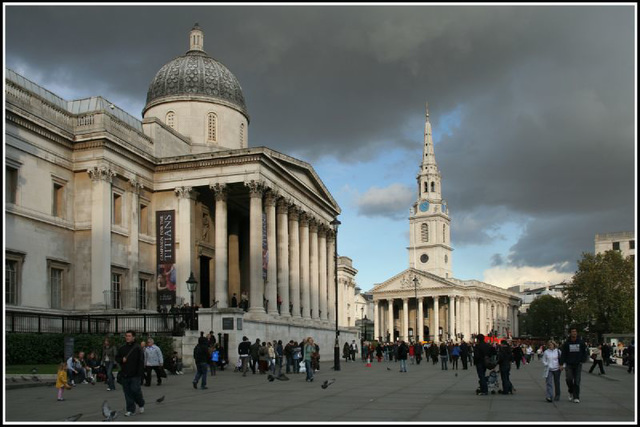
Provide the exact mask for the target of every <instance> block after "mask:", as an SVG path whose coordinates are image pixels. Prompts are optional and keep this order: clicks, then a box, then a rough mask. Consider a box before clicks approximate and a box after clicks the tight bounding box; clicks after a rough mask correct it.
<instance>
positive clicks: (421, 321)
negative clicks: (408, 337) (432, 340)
mask: <svg viewBox="0 0 640 427" xmlns="http://www.w3.org/2000/svg"><path fill="white" fill-rule="evenodd" d="M423 300H424V298H423V297H418V337H417V339H419V340H423V341H426V339H427V338H426V337H425V336H424V307H423Z"/></svg>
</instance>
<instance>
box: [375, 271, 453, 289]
mask: <svg viewBox="0 0 640 427" xmlns="http://www.w3.org/2000/svg"><path fill="white" fill-rule="evenodd" d="M416 277H417V278H418V283H417V285H416V284H415V283H414V278H416ZM459 287H460V286H459V285H456V284H455V283H452V282H449V281H448V280H446V279H443V278H442V277H438V276H436V275H433V274H430V273H425V272H423V271H418V270H414V269H413V268H409V269H407V270H404V271H402V272H400V273H398V274H396V275H395V276H393V277H391V278H390V279H388V280H386V281H384V282H382V283H380V284H379V285H377V286H375V287H374V288H373V289H372V290H371V292H372V293H373V294H374V296H375V294H376V293H402V292H407V291H411V292H415V290H416V289H417V290H418V291H428V290H430V289H443V288H453V289H457V288H459Z"/></svg>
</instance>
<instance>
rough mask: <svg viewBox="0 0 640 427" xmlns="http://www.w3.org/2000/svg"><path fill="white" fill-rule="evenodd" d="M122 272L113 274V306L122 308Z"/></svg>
mask: <svg viewBox="0 0 640 427" xmlns="http://www.w3.org/2000/svg"><path fill="white" fill-rule="evenodd" d="M121 291H122V274H117V273H112V274H111V308H115V309H120V308H122V300H121Z"/></svg>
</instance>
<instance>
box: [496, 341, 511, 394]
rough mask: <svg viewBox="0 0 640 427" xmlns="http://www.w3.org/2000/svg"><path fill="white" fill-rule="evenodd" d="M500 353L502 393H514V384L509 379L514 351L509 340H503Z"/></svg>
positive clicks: (499, 364)
mask: <svg viewBox="0 0 640 427" xmlns="http://www.w3.org/2000/svg"><path fill="white" fill-rule="evenodd" d="M501 344H502V345H501V346H500V352H499V353H498V366H499V367H500V380H501V381H502V394H513V385H512V384H511V380H510V379H509V374H510V372H511V361H512V360H513V351H512V350H511V346H510V345H509V343H508V342H507V340H502V343H501Z"/></svg>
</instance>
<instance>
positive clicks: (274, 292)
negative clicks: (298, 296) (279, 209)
mask: <svg viewBox="0 0 640 427" xmlns="http://www.w3.org/2000/svg"><path fill="white" fill-rule="evenodd" d="M276 197H277V195H276V194H275V193H274V192H273V190H269V191H267V192H266V194H265V198H264V210H265V214H266V217H267V283H266V286H265V294H266V295H265V298H266V299H267V313H269V314H271V315H274V316H275V315H277V314H278V254H277V247H276Z"/></svg>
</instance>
